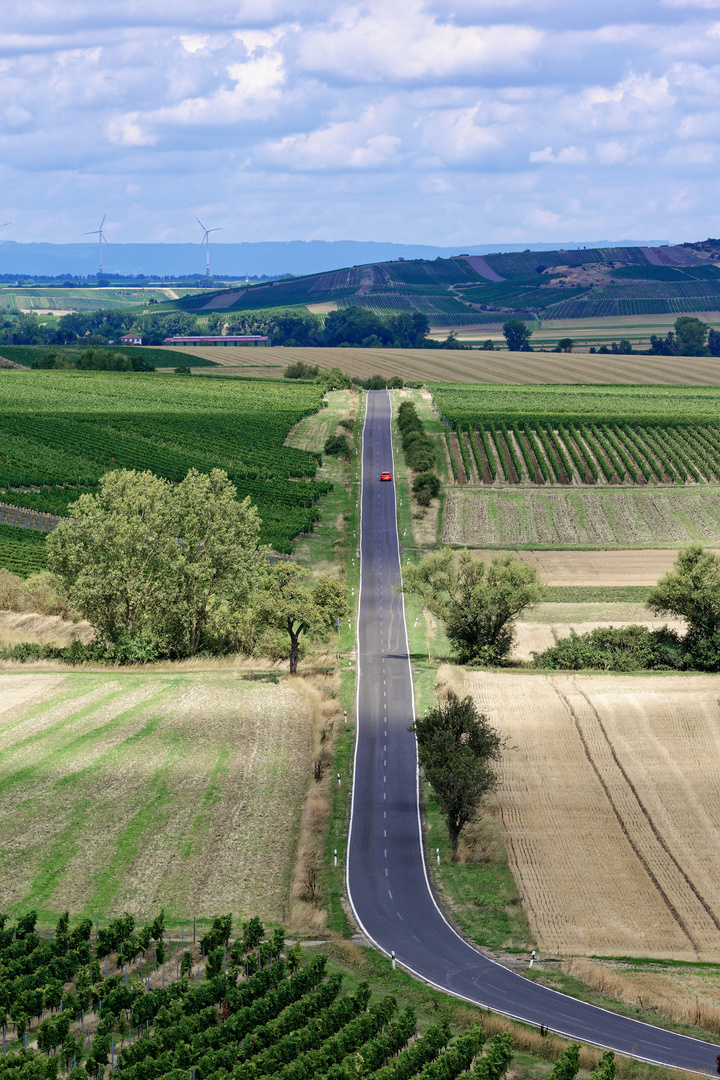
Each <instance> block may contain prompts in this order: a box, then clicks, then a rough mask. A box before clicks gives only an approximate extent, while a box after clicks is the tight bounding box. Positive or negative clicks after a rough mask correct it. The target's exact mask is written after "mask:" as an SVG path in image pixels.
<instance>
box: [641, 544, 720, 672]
mask: <svg viewBox="0 0 720 1080" xmlns="http://www.w3.org/2000/svg"><path fill="white" fill-rule="evenodd" d="M647 605H648V607H649V608H650V609H651V611H654V612H655V614H656V615H674V616H676V617H677V618H680V619H684V620H685V622H686V623H687V627H688V630H687V635H686V637H685V648H686V649H687V652H688V653H689V654H690V655H691V656H692V658H693V662H694V664H695V666H697V667H701V668H706V669H708V670H711V671H717V670H720V558H718V556H717V555H714V554H713V553H712V552H711V551H704V550H703V548H701V547H700V546H699V545H697V544H694V545H692V546H691V547H688V548H686V549H685V550H684V551H680V552H678V556H677V558H676V560H675V567H674V569H673V570H671V571H670V572H669V573H667V574H665V576H664V577H662V578H661V579H660V581H659V582H658V583H657V585H656V586H655V588H654V589H651V590H650V594H649V595H648V599H647Z"/></svg>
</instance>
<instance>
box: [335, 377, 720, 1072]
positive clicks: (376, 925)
mask: <svg viewBox="0 0 720 1080" xmlns="http://www.w3.org/2000/svg"><path fill="white" fill-rule="evenodd" d="M392 468H393V457H392V441H391V428H390V397H389V395H388V393H387V392H385V391H371V392H369V393H368V395H367V411H366V419H365V426H364V430H363V448H362V491H361V497H362V504H361V506H362V516H361V541H360V542H361V582H360V597H359V611H358V699H357V742H356V747H355V770H354V787H353V798H352V813H351V822H350V836H349V840H348V859H347V887H348V895H349V897H350V903H351V905H352V908H353V911H354V912H355V916H356V918H357V921H358V923H359V924H360V926H361V927H362V929H363V931H364V932H365V934H366V935H367V937H368V938H370V940H371V941H373V942H374V943H375V944H376V945H377V947H378V948H379V949H381V950H382V951H383V952H384V953H386V954H388V955H389V954H390V953H391V952H392V951H393V950H394V952H395V954H396V956H397V960H398V962H399V963H400V964H402V965H403V967H405V968H407V969H408V970H409V971H411V972H413V973H414V974H415V975H418V976H419V977H420V978H421V979H424V980H425V981H426V982H428V983H432V984H433V985H435V986H437V987H438V988H440V989H442V990H446V991H449V992H450V993H452V994H455V995H457V996H458V997H462V998H465V999H467V1000H468V1001H472V1002H475V1003H477V1004H478V1005H483V1006H485V1007H487V1008H490V1009H493V1010H496V1011H497V1012H501V1013H505V1014H506V1015H507V1016H512V1017H515V1018H517V1019H520V1020H525V1021H527V1022H529V1023H531V1024H537V1025H539V1024H541V1023H544V1024H547V1026H548V1027H549V1028H550V1029H552V1030H553V1031H556V1032H558V1033H560V1034H562V1035H567V1036H570V1037H571V1038H576V1039H581V1040H583V1041H585V1042H590V1043H595V1044H596V1045H600V1046H607V1047H612V1049H614V1050H617V1051H620V1052H621V1053H624V1054H631V1055H633V1056H635V1057H639V1058H643V1059H644V1060H646V1061H652V1062H656V1063H659V1064H663V1065H672V1066H676V1067H682V1068H685V1069H693V1070H696V1071H699V1072H708V1073H715V1062H716V1058H717V1055H718V1053H720V1046H716V1045H714V1044H712V1043H705V1042H701V1041H700V1040H697V1039H689V1038H687V1037H686V1036H683V1035H677V1034H675V1033H673V1032H670V1031H665V1030H663V1029H662V1028H656V1027H652V1026H651V1025H649V1024H643V1023H640V1022H639V1021H636V1020H630V1019H628V1018H627V1017H623V1016H618V1015H617V1014H615V1013H611V1012H606V1011H604V1010H603V1009H598V1008H595V1007H594V1006H592V1005H587V1004H585V1003H584V1002H582V1001H577V1000H576V999H574V998H570V997H566V996H565V995H564V994H559V993H556V992H555V991H553V990H549V989H547V988H546V987H543V986H539V985H537V984H535V983H533V982H531V981H530V980H529V979H525V978H523V977H522V976H520V975H517V974H515V973H514V972H512V971H509V970H508V969H507V968H504V967H502V966H501V965H500V964H497V963H495V962H494V961H492V960H490V959H489V958H487V957H486V956H483V955H482V954H481V953H479V952H478V951H477V950H476V949H474V948H473V947H472V946H470V945H468V944H467V942H465V941H463V939H462V938H460V937H459V936H458V935H457V934H456V933H455V931H454V930H453V929H452V927H451V926H450V925H449V924H448V923H447V922H446V921H445V919H444V917H443V915H442V912H441V911H440V909H439V908H438V906H437V905H436V903H435V901H434V899H433V896H432V893H431V890H430V886H429V883H428V879H427V873H426V869H425V861H424V856H423V849H422V839H421V828H420V818H419V810H418V789H417V783H418V780H417V759H416V748H415V739H414V737H413V736H412V735H411V734H410V733H409V732H408V730H407V727H408V724H410V723H411V722H412V719H413V687H412V673H411V669H410V659H409V656H408V639H407V627H406V624H405V611H404V605H403V600H402V596H401V595H400V594H399V593H397V592H395V586H396V585H397V584H398V583H399V581H400V551H399V542H398V534H397V519H396V513H395V485H394V483H393V484H388V483H382V482H381V481H380V472H381V471H382V470H384V469H392Z"/></svg>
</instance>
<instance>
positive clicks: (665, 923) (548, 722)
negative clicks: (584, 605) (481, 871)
mask: <svg viewBox="0 0 720 1080" xmlns="http://www.w3.org/2000/svg"><path fill="white" fill-rule="evenodd" d="M465 682H466V686H467V688H468V690H469V692H470V693H471V694H472V695H473V697H474V699H475V701H476V703H477V705H478V706H479V708H480V709H481V710H482V711H483V712H485V713H486V714H487V715H488V716H489V717H490V718H491V720H492V721H493V723H495V724H496V725H497V726H498V728H499V729H500V731H501V732H502V733H503V734H504V735H505V736H507V739H508V742H509V745H510V746H511V747H513V748H514V749H508V750H506V751H505V753H504V755H503V760H502V767H501V774H502V784H501V787H500V789H499V791H498V800H499V804H500V811H501V816H502V822H503V828H504V832H505V836H506V840H507V845H508V851H509V857H510V863H511V866H512V869H513V872H514V874H515V877H516V880H517V882H518V885H519V887H520V890H521V892H522V895H523V899H524V902H525V905H526V910H527V913H528V918H529V921H530V926H531V929H532V931H533V934H534V936H535V938H536V940H537V942H538V945H539V946H540V948H541V949H543V950H545V951H550V952H560V953H565V954H568V953H570V954H584V955H588V954H597V955H605V956H608V955H615V956H617V955H623V956H655V957H661V958H663V957H664V958H674V959H681V960H696V959H701V960H713V961H717V960H718V959H720V859H718V852H719V850H720V770H718V765H717V763H718V756H719V754H720V708H719V707H718V699H719V697H720V678H718V677H716V676H685V677H679V676H674V675H673V676H667V677H663V676H640V677H628V676H590V675H586V676H581V675H553V676H548V675H508V674H488V673H485V672H483V673H466V675H465Z"/></svg>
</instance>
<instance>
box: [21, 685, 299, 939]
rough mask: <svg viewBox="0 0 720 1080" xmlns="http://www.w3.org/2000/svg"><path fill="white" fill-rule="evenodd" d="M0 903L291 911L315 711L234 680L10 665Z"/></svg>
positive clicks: (118, 910) (140, 911)
mask: <svg viewBox="0 0 720 1080" xmlns="http://www.w3.org/2000/svg"><path fill="white" fill-rule="evenodd" d="M0 721H1V723H0V849H1V850H2V869H3V874H2V886H0V907H1V908H2V910H3V911H10V912H11V914H16V913H17V912H19V911H21V910H25V909H28V908H36V909H37V910H38V911H39V912H40V913H41V915H42V917H43V918H45V916H46V915H47V918H48V919H50V918H51V917H53V916H55V917H56V916H57V913H60V912H62V911H65V910H66V909H68V908H69V909H70V910H74V911H77V912H79V913H82V914H83V915H90V916H94V915H96V914H100V915H103V916H105V917H107V916H109V915H121V914H122V913H123V912H125V911H128V912H130V913H131V914H133V915H135V916H138V917H146V916H148V915H152V913H154V912H156V911H158V910H159V909H160V908H161V907H162V906H164V907H165V908H166V910H167V913H168V916H169V918H170V920H171V921H173V920H178V921H180V920H183V919H185V920H187V919H192V918H193V916H195V915H197V916H198V917H207V916H210V915H212V914H214V913H215V912H216V911H217V910H218V909H219V910H222V911H233V912H235V913H236V914H242V915H243V917H245V918H247V917H249V916H250V915H252V914H255V913H257V914H259V915H260V916H261V917H262V918H267V919H281V920H282V919H284V918H287V904H288V897H289V883H290V878H291V874H292V861H293V853H294V845H295V825H296V823H297V822H298V820H299V814H300V807H301V803H302V798H303V795H304V792H305V789H306V785H307V778H308V775H309V770H310V760H311V718H310V710H309V707H308V705H307V703H306V702H305V700H304V698H302V697H301V696H300V695H299V694H298V693H296V692H295V691H294V690H292V689H289V688H287V687H281V686H276V685H266V684H261V683H258V682H246V681H243V680H242V678H240V677H239V676H235V675H232V674H226V673H220V672H218V673H208V674H201V673H184V674H175V673H173V674H167V673H164V674H163V673H156V674H146V673H122V674H108V673H107V672H94V673H92V674H90V673H82V674H78V673H73V674H64V673H42V672H37V671H29V670H28V671H24V672H22V673H19V672H18V673H16V672H11V671H5V672H3V673H0Z"/></svg>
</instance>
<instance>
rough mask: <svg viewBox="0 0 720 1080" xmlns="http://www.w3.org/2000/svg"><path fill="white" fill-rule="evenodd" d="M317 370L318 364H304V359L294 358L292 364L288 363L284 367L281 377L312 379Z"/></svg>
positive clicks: (318, 368)
mask: <svg viewBox="0 0 720 1080" xmlns="http://www.w3.org/2000/svg"><path fill="white" fill-rule="evenodd" d="M319 371H320V366H319V364H306V363H305V361H304V360H296V361H295V363H294V364H288V366H287V367H286V368H285V371H284V372H283V378H285V379H314V378H315V376H316V375H317V374H318V372H319Z"/></svg>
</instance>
